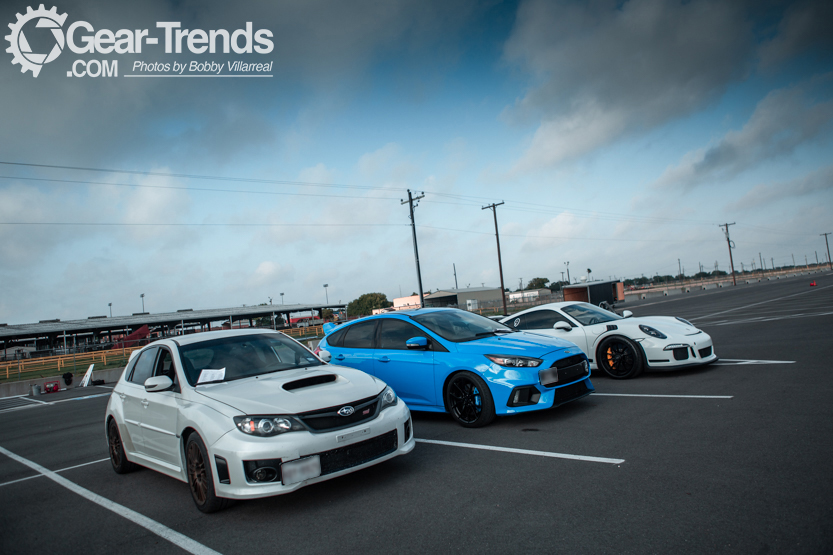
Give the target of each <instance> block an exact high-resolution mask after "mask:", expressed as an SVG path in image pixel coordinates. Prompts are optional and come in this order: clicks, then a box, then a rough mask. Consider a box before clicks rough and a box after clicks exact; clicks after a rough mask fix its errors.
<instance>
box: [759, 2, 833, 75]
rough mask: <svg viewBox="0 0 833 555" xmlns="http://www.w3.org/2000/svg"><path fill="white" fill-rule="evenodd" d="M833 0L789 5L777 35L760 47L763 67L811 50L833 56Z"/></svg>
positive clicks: (824, 55)
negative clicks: (831, 28)
mask: <svg viewBox="0 0 833 555" xmlns="http://www.w3.org/2000/svg"><path fill="white" fill-rule="evenodd" d="M831 21H833V3H831V2H829V1H827V0H813V1H804V2H795V3H793V4H791V5H788V6H787V9H786V11H785V13H784V17H783V18H782V19H781V21H780V22H779V24H778V30H777V32H776V34H775V36H774V37H773V38H772V39H770V40H769V41H767V42H765V43H763V44H762V45H761V47H760V49H759V56H760V59H761V66H762V67H764V68H771V67H773V66H776V65H779V64H782V63H784V62H786V61H788V60H790V59H792V58H795V57H796V56H799V55H801V54H804V53H805V52H808V51H812V52H813V54H814V55H816V56H820V57H822V58H828V59H829V58H830V57H831V56H832V55H833V33H831V32H830V22H831Z"/></svg>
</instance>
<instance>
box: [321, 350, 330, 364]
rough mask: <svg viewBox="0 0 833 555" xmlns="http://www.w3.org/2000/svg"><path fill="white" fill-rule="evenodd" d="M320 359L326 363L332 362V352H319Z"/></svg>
mask: <svg viewBox="0 0 833 555" xmlns="http://www.w3.org/2000/svg"><path fill="white" fill-rule="evenodd" d="M318 358H320V359H321V360H323V361H324V362H330V361H331V360H332V359H333V355H331V354H330V351H324V350H321V351H318Z"/></svg>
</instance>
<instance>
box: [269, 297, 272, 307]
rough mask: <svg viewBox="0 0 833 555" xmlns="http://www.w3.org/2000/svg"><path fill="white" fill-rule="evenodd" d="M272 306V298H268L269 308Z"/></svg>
mask: <svg viewBox="0 0 833 555" xmlns="http://www.w3.org/2000/svg"><path fill="white" fill-rule="evenodd" d="M271 305H272V297H269V306H271Z"/></svg>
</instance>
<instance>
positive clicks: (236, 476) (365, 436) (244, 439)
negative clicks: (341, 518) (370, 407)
mask: <svg viewBox="0 0 833 555" xmlns="http://www.w3.org/2000/svg"><path fill="white" fill-rule="evenodd" d="M410 418H411V413H410V411H409V410H408V407H407V405H405V403H403V402H402V400H401V399H400V401H399V403H397V404H396V406H393V407H388V408H386V409H385V410H383V411H382V412H381V414H379V416H378V417H376V418H375V419H373V420H371V421H370V422H365V423H363V424H359V425H356V426H354V427H351V428H345V429H341V430H336V431H332V432H324V433H316V434H313V433H311V432H290V433H286V434H282V435H279V436H275V437H250V436H246V435H244V434H243V433H241V432H239V431H238V430H231V431H229V432H228V433H227V434H225V435H224V436H223V437H221V438H220V439H219V440H218V441H217V442H216V443H214V444H213V445H211V446H210V447H209V448H208V451H209V458H210V459H211V467H212V471H213V472H212V474H213V475H214V488H215V491H216V492H217V495H218V496H219V497H226V498H229V499H257V498H260V497H270V496H273V495H281V494H284V493H289V492H291V491H295V490H296V489H299V488H302V487H304V486H307V485H310V484H315V483H318V482H323V481H325V480H329V479H331V478H337V477H338V476H342V475H344V474H349V473H350V472H355V471H357V470H361V469H363V468H367V467H369V466H373V465H374V464H378V463H380V462H383V461H386V460H389V459H392V458H393V457H396V456H398V455H404V454H405V453H409V452H411V451H412V450H413V448H414V445H415V442H414V434H413V429H412V428H411V426H412V424H411V422H410ZM406 427H408V428H411V429H410V431H409V433H408V436H407V438H406ZM393 431H395V432H396V437H397V445H396V446H395V447H394V450H392V451H391V452H389V453H387V454H384V455H382V456H379V457H377V458H374V459H373V460H370V461H367V462H363V463H362V464H357V465H355V466H350V467H349V468H344V469H343V470H338V471H335V472H331V473H329V474H324V475H322V476H318V477H316V478H310V479H308V480H304V481H302V482H298V483H295V484H290V485H284V484H283V483H282V482H281V481H275V482H254V483H253V482H249V481H248V480H247V478H246V473H245V471H244V461H260V460H267V459H280V461H281V463H286V462H289V461H294V460H296V459H299V458H303V457H307V456H310V455H315V454H320V453H328V452H329V453H332V452H334V450H337V449H340V448H344V447H349V446H351V445H356V444H360V443H362V442H366V441H367V440H370V439H373V438H378V437H379V436H384V435H385V434H389V433H391V432H393ZM351 434H354V435H352V436H351ZM343 436H348V437H347V438H344V437H343ZM340 438H341V439H340ZM216 457H222V458H223V459H225V460H226V462H227V466H228V476H229V480H228V481H229V483H227V484H224V483H221V482H220V480H219V478H218V473H217V464H216Z"/></svg>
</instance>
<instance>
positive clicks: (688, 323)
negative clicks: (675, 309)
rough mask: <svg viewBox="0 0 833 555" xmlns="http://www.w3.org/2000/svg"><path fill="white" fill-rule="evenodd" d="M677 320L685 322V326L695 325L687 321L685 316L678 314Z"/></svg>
mask: <svg viewBox="0 0 833 555" xmlns="http://www.w3.org/2000/svg"><path fill="white" fill-rule="evenodd" d="M677 320H679V321H680V322H682V323H683V324H685V325H687V326H691V327H692V328H694V327H696V326H695V325H694V324H692V323H691V322H689V321H688V320H686V319H685V318H680V317H679V316H677Z"/></svg>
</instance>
